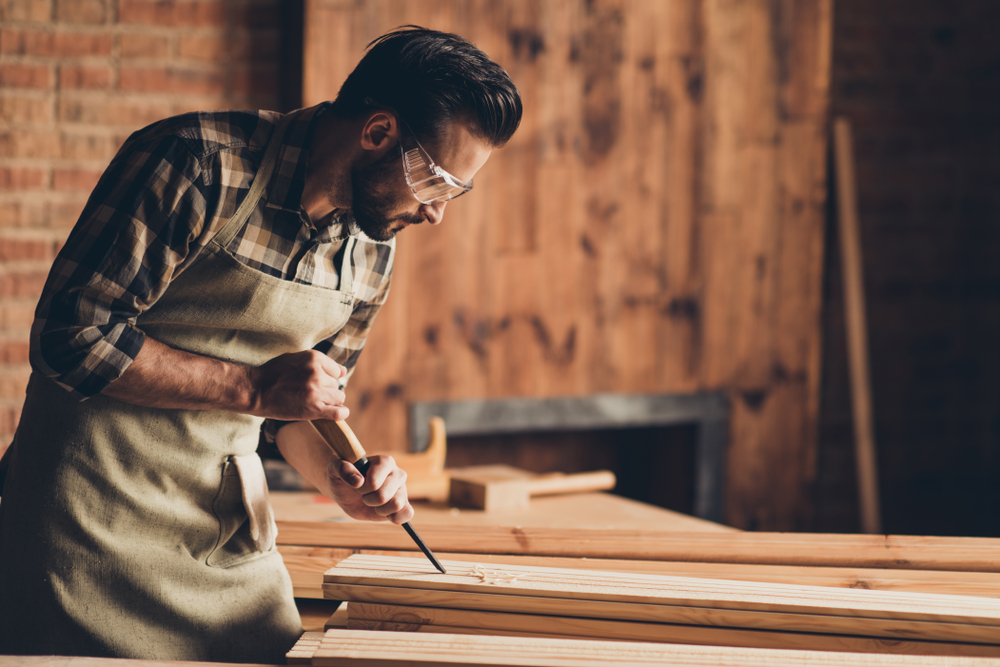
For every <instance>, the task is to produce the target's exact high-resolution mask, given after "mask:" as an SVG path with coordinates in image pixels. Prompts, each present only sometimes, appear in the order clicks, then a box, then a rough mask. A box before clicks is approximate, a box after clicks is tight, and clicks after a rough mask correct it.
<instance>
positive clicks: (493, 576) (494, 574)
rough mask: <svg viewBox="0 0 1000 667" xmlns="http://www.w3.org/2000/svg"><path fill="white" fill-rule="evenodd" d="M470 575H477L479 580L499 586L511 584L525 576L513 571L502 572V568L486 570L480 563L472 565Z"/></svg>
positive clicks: (525, 575)
mask: <svg viewBox="0 0 1000 667" xmlns="http://www.w3.org/2000/svg"><path fill="white" fill-rule="evenodd" d="M472 575H473V576H474V577H479V580H480V581H481V582H483V583H484V584H489V585H491V586H499V585H501V584H513V583H515V582H516V581H517V580H518V579H522V578H524V577H527V576H528V575H527V574H526V573H523V572H522V573H521V574H514V573H513V572H504V571H503V570H487V569H485V568H484V567H483V566H482V565H473V566H472Z"/></svg>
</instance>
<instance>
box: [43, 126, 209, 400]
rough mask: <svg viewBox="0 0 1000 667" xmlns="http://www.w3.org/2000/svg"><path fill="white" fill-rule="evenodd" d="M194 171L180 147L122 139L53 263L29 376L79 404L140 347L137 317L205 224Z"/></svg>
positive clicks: (165, 141) (197, 169)
mask: <svg viewBox="0 0 1000 667" xmlns="http://www.w3.org/2000/svg"><path fill="white" fill-rule="evenodd" d="M206 187H207V186H206V185H205V184H204V183H203V182H202V178H201V165H200V164H199V161H198V160H197V159H196V158H195V156H194V155H192V153H191V151H190V150H189V149H188V147H187V146H186V144H185V143H184V141H183V140H182V139H179V138H177V137H172V136H162V137H159V138H154V139H150V140H146V141H139V140H135V139H130V140H129V141H128V142H126V144H125V146H124V147H123V148H122V150H121V151H119V154H118V155H117V156H116V157H115V159H114V160H113V161H112V162H111V164H110V165H109V166H108V168H107V170H106V171H105V172H104V174H103V176H102V177H101V179H100V181H99V182H98V185H97V187H96V188H95V189H94V191H93V193H92V194H91V197H90V199H89V201H88V202H87V205H86V207H85V208H84V210H83V213H82V214H81V216H80V219H79V221H78V222H77V224H76V226H75V227H74V228H73V231H72V232H71V233H70V235H69V238H68V240H67V241H66V244H65V245H64V246H63V248H62V250H61V251H60V252H59V254H58V256H57V257H56V260H55V262H54V263H53V265H52V269H51V271H50V273H49V276H48V279H47V281H46V284H45V288H44V290H43V293H42V296H41V299H40V300H39V303H38V308H37V309H36V311H35V319H34V323H33V325H32V330H31V351H30V360H31V365H32V368H33V369H34V370H35V371H36V372H38V373H41V374H43V375H45V376H47V377H50V378H52V379H53V380H55V381H56V382H57V383H58V384H59V385H61V386H62V387H64V388H65V389H67V390H68V391H70V392H72V393H73V394H74V395H76V396H77V397H78V398H80V399H81V400H83V399H85V398H88V397H90V396H94V395H96V394H99V393H100V392H101V391H103V390H104V389H105V388H106V387H107V386H108V385H109V384H111V383H112V382H114V381H115V380H116V379H118V378H119V377H120V376H121V374H122V373H123V372H124V371H125V369H126V368H128V366H129V364H131V363H132V360H134V359H135V357H136V355H137V354H138V353H139V350H140V349H141V348H142V345H143V342H144V341H145V335H144V334H143V332H142V331H141V330H139V329H137V328H136V327H135V319H136V317H137V316H138V315H139V314H140V313H142V312H143V311H144V310H146V309H147V308H149V307H150V306H151V305H152V304H153V303H155V302H156V300H157V299H158V298H159V297H160V295H161V294H162V293H163V291H164V289H166V287H167V285H168V284H169V283H170V280H171V279H172V278H173V276H174V274H175V273H176V272H177V270H178V267H179V266H180V265H181V264H182V263H183V262H184V260H185V258H186V257H187V256H188V254H189V252H190V249H191V246H192V243H193V242H195V241H196V239H198V237H199V235H200V234H201V232H202V228H203V227H204V224H205V217H206V203H205V202H206V195H207V194H208V193H207V192H206Z"/></svg>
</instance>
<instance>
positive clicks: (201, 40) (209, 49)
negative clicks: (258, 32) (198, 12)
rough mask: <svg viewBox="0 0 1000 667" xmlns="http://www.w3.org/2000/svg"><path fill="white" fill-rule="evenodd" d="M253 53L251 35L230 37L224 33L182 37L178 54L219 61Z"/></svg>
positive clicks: (240, 57) (235, 58) (248, 55)
mask: <svg viewBox="0 0 1000 667" xmlns="http://www.w3.org/2000/svg"><path fill="white" fill-rule="evenodd" d="M252 54H253V43H252V42H251V40H250V38H249V35H242V36H240V37H229V36H227V35H224V34H222V33H219V34H215V35H207V36H206V35H198V36H190V37H181V39H180V42H179V43H178V45H177V55H179V56H180V57H181V58H191V59H192V60H204V61H208V62H219V61H226V60H237V59H240V60H242V59H245V58H249V57H250V56H251V55H252Z"/></svg>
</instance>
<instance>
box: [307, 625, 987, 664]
mask: <svg viewBox="0 0 1000 667" xmlns="http://www.w3.org/2000/svg"><path fill="white" fill-rule="evenodd" d="M288 655H289V664H310V665H316V666H325V665H331V666H333V665H337V666H340V667H345V666H355V667H368V666H372V667H374V666H375V665H378V666H379V667H397V666H398V667H403V666H404V665H407V666H409V665H440V664H448V665H470V666H471V665H476V666H479V665H497V666H499V665H520V666H522V667H523V666H534V665H537V666H539V667H541V666H544V667H570V666H572V667H607V666H608V665H614V666H615V667H627V666H630V665H667V666H671V665H685V666H691V665H706V666H707V665H725V666H726V667H751V666H753V667H760V665H768V666H769V667H799V666H809V667H847V666H852V667H855V666H856V667H939V666H940V665H941V664H942V658H941V656H930V655H899V654H878V653H861V654H859V653H839V652H823V651H788V650H779V649H750V648H735V647H728V646H695V645H681V644H657V643H647V642H621V641H599V640H582V639H548V638H542V637H499V636H483V635H462V634H437V633H417V632H370V631H367V630H328V631H327V632H326V634H325V635H324V636H323V638H322V639H321V640H320V641H319V643H318V644H317V643H316V641H315V639H313V638H312V637H310V638H303V640H302V641H301V642H300V643H298V644H296V645H295V647H294V648H293V650H292V651H291V652H290V653H289V654H288ZM293 660H294V661H293ZM947 664H948V665H949V666H950V667H972V666H973V665H976V666H982V667H997V666H998V665H1000V659H994V658H956V657H953V658H949V659H948V662H947Z"/></svg>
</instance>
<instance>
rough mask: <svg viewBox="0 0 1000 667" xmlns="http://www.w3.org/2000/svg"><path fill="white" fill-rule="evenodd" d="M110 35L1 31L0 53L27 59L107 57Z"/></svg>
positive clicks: (109, 49) (109, 51) (110, 43)
mask: <svg viewBox="0 0 1000 667" xmlns="http://www.w3.org/2000/svg"><path fill="white" fill-rule="evenodd" d="M111 46H112V39H111V35H94V34H86V33H76V32H42V31H40V30H3V31H0V53H16V54H20V55H26V56H55V57H75V56H106V55H109V54H110V53H111Z"/></svg>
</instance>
